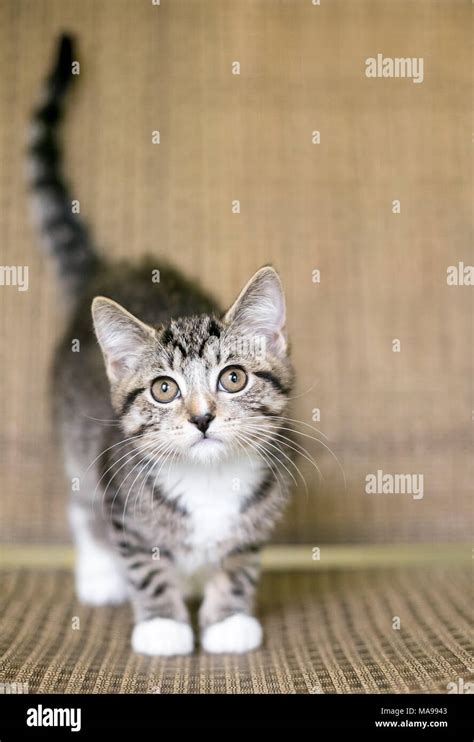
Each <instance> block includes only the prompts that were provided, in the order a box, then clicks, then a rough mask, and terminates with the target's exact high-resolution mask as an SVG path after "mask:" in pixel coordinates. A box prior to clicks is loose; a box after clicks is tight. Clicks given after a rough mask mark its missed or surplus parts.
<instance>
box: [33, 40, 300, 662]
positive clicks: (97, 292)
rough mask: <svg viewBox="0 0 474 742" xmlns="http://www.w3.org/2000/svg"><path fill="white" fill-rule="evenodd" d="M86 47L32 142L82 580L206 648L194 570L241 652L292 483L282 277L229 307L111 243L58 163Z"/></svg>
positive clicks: (66, 44) (209, 632)
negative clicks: (97, 242)
mask: <svg viewBox="0 0 474 742" xmlns="http://www.w3.org/2000/svg"><path fill="white" fill-rule="evenodd" d="M72 61H73V48H72V40H71V39H70V38H69V37H63V38H62V39H61V44H60V51H59V56H58V60H57V62H56V64H55V67H54V69H53V71H52V73H51V74H50V76H49V78H48V81H47V86H46V93H45V95H44V96H43V98H42V101H41V104H40V105H39V107H38V109H37V110H36V111H35V113H34V120H33V127H32V135H31V141H30V146H29V150H28V152H29V164H30V166H31V173H30V177H31V190H32V195H33V197H34V200H35V204H36V213H37V216H38V219H39V226H40V229H41V233H42V235H43V237H44V240H45V244H46V245H47V248H48V251H49V253H50V254H51V255H52V256H53V258H54V259H55V262H56V265H57V268H58V272H59V275H60V278H61V282H62V283H63V285H64V286H65V287H66V293H67V295H68V296H69V298H70V299H71V303H72V310H71V319H70V323H69V326H68V329H67V332H66V335H65V338H64V340H63V342H62V344H61V345H60V347H59V348H58V351H57V354H56V359H55V364H54V397H55V400H56V417H57V421H58V424H59V428H60V431H61V435H62V440H63V443H64V451H65V460H66V468H67V472H68V475H69V476H70V477H71V478H74V481H75V482H76V483H77V482H78V483H79V486H75V487H73V490H74V491H73V492H72V501H71V506H70V521H71V526H72V530H73V533H74V539H75V544H76V555H77V558H76V589H77V594H78V597H79V599H80V600H81V601H83V602H84V603H89V604H93V605H104V604H107V603H120V602H122V601H125V600H130V601H131V604H132V606H133V611H134V617H135V626H134V629H133V633H132V646H133V649H134V650H135V651H136V652H140V653H144V654H150V655H178V654H187V653H189V652H191V651H192V650H193V645H194V639H193V632H192V630H191V626H190V622H189V615H188V610H187V607H186V603H185V597H186V596H187V595H188V594H189V591H190V590H191V589H195V588H196V586H197V587H198V588H199V589H201V590H202V594H203V600H202V603H201V607H200V610H199V626H200V634H201V643H202V646H203V648H204V649H205V650H207V651H208V652H245V651H248V650H251V649H254V648H256V647H258V646H259V645H260V643H261V641H262V629H261V626H260V624H259V622H258V620H257V619H256V618H255V617H254V616H253V615H252V609H253V600H254V593H255V589H256V585H257V579H258V572H259V551H260V547H261V546H262V544H263V543H264V542H265V540H266V539H267V537H268V536H269V534H270V532H271V530H272V528H273V525H274V523H275V521H276V519H277V517H278V516H279V514H280V513H281V511H282V508H283V505H284V504H285V501H286V499H287V494H288V479H287V476H288V475H287V474H286V472H287V471H288V467H287V466H285V465H284V462H285V457H286V459H288V458H289V457H288V453H284V452H283V448H282V446H281V445H280V439H282V434H281V433H280V432H279V427H280V424H281V419H280V417H279V416H282V415H284V414H285V409H286V406H287V402H288V394H289V391H290V388H291V385H292V376H293V374H292V369H291V365H290V361H289V359H288V355H287V341H286V335H285V305H284V297H283V291H282V287H281V283H280V280H279V278H278V276H277V274H276V272H275V271H274V270H273V269H272V268H270V267H265V268H262V269H261V270H259V271H257V273H256V274H255V275H254V276H253V277H252V278H251V279H250V281H249V282H248V283H247V285H246V286H245V287H244V289H243V290H242V291H241V293H240V295H239V296H238V298H237V299H236V301H235V302H234V304H233V305H232V306H231V307H230V309H229V310H228V311H227V312H226V313H224V314H222V313H221V312H220V311H219V309H218V307H217V306H216V304H215V303H214V302H213V300H212V299H211V298H210V297H209V296H208V295H207V294H205V293H203V292H202V291H201V290H200V289H198V288H197V287H196V286H194V285H193V284H191V283H189V282H188V281H187V280H186V279H185V278H184V277H182V276H181V275H180V274H179V273H178V272H177V271H175V270H173V269H172V268H171V267H167V266H160V282H159V283H154V282H153V281H152V270H153V268H155V264H154V263H153V264H152V263H147V262H144V263H143V264H142V265H140V266H135V267H133V266H129V265H127V264H112V265H110V264H108V263H106V261H105V260H103V259H102V258H99V256H98V255H97V253H96V252H95V250H94V248H93V246H92V243H91V239H90V237H89V234H88V232H87V230H86V227H85V226H84V225H83V224H82V223H81V222H80V221H79V219H78V217H77V216H76V215H73V214H72V213H71V195H70V193H69V192H68V190H67V188H66V186H65V185H64V183H63V181H62V178H61V173H60V157H59V149H58V146H57V143H56V126H57V124H58V122H59V119H60V114H61V109H62V102H63V96H64V94H65V92H66V89H67V87H68V84H69V82H70V81H71V79H72V76H71V65H72ZM91 304H92V315H93V323H92V322H91V320H90V307H91ZM125 307H126V308H125ZM92 325H93V326H92ZM94 330H95V334H94ZM97 340H98V343H97ZM73 341H74V342H75V349H79V350H80V352H72V349H71V348H72V346H71V344H72V343H73ZM99 346H100V347H99ZM101 350H102V353H101ZM104 363H105V373H104ZM279 436H280V437H279ZM287 463H288V462H287ZM76 478H77V480H76Z"/></svg>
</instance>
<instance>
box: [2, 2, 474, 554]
mask: <svg viewBox="0 0 474 742" xmlns="http://www.w3.org/2000/svg"><path fill="white" fill-rule="evenodd" d="M470 6H471V3H470V2H469V0H444V1H439V0H436V1H435V0H416V2H413V1H412V0H410V1H409V2H408V1H407V2H405V1H404V0H397V2H393V0H358V1H357V2H354V0H331V2H325V0H321V6H319V7H318V6H313V5H312V3H311V0H285V1H279V0H235V2H224V1H223V0H173V2H169V0H162V3H161V5H160V6H154V5H153V4H152V2H151V0H143V1H142V2H129V1H125V0H102V1H101V2H98V0H96V1H93V0H67V2H65V1H64V0H16V1H15V2H13V1H8V0H0V70H1V78H2V84H1V86H0V173H1V180H0V200H1V210H0V220H1V221H0V255H1V258H0V263H1V264H2V265H28V266H29V276H30V287H29V290H28V291H26V292H19V291H17V290H16V289H15V288H14V287H6V286H4V287H0V353H1V357H0V360H1V368H2V374H1V376H2V382H1V383H2V393H1V396H0V420H1V433H0V436H1V437H0V447H1V461H0V463H1V499H0V503H1V504H0V508H1V513H0V515H1V532H0V540H10V541H11V540H13V541H14V540H18V541H41V540H47V541H62V540H65V539H66V538H67V528H66V525H65V523H66V520H65V514H64V512H65V503H66V495H67V483H66V482H65V480H64V477H63V475H62V473H61V465H60V455H59V449H58V447H57V445H56V444H55V443H54V441H53V437H52V430H51V425H50V422H49V413H48V365H49V363H50V358H51V352H52V348H53V346H54V343H55V341H56V339H57V338H58V337H59V334H60V331H61V326H62V324H63V322H64V311H63V310H62V309H61V306H62V305H61V303H60V301H59V293H58V289H57V286H56V285H55V281H54V279H53V275H52V271H51V267H50V266H49V265H48V264H47V262H46V261H45V260H44V258H43V256H42V255H41V254H40V252H39V250H38V249H37V244H36V239H35V234H34V231H33V229H32V228H31V226H30V223H29V219H28V211H27V198H26V192H25V187H24V180H23V160H22V157H23V150H24V143H25V135H26V127H27V120H28V114H29V111H30V109H31V106H32V104H33V101H34V99H35V96H36V94H37V90H38V85H39V82H40V80H41V78H42V76H43V74H44V71H45V69H46V68H47V65H48V63H49V60H50V57H51V53H52V48H53V44H54V40H55V38H56V35H57V34H58V33H59V32H60V31H61V30H64V29H66V30H70V31H72V32H73V33H75V34H77V36H78V38H79V45H80V46H79V51H80V54H79V59H80V61H81V75H80V78H79V80H78V84H77V86H76V88H75V90H74V93H73V95H72V96H71V99H70V101H69V108H68V113H67V119H66V122H65V127H64V142H65V147H66V164H67V172H68V174H69V175H70V177H71V181H72V183H73V184H74V189H75V191H74V192H75V195H76V196H77V198H79V199H80V202H81V209H82V213H83V214H84V215H85V216H86V217H87V219H88V221H89V223H90V224H91V225H92V226H93V229H94V233H95V235H96V237H97V241H98V243H99V244H100V246H101V248H102V250H103V251H104V252H105V253H107V254H108V255H116V256H117V257H121V258H122V257H125V256H126V257H130V258H135V257H139V256H140V255H142V254H144V253H146V252H148V253H152V254H153V255H156V256H157V260H159V256H161V255H162V256H165V257H166V258H172V259H173V260H174V261H175V262H176V263H177V265H178V266H179V267H180V268H182V269H183V270H185V271H186V272H187V273H189V274H190V275H192V276H194V277H198V278H199V279H200V280H201V282H202V284H203V285H204V286H206V287H208V288H209V289H212V290H213V291H214V293H215V294H216V295H217V296H218V298H219V299H220V300H221V301H222V303H223V304H228V303H230V301H231V300H232V299H233V298H234V296H235V294H236V293H237V292H238V290H239V289H240V287H241V285H242V284H243V283H244V282H245V281H246V280H247V278H248V277H249V275H250V274H251V273H252V272H253V271H254V270H255V269H256V268H258V267H259V266H260V265H262V264H264V263H267V262H271V263H273V264H274V265H275V266H276V267H277V268H278V269H279V271H280V272H281V275H282V278H283V280H284V284H285V286H286V290H287V295H288V310H289V328H290V333H291V337H292V344H293V353H294V359H295V363H296V367H297V371H298V387H297V391H296V399H295V400H294V408H293V416H294V417H295V418H298V419H300V420H302V421H304V422H306V423H309V424H312V414H313V412H312V411H313V409H314V408H320V410H321V421H320V422H319V423H314V424H315V425H316V427H318V428H319V429H320V430H322V431H323V432H324V433H325V435H327V436H328V440H327V441H326V439H324V438H323V440H324V441H325V443H326V444H327V445H329V446H330V447H331V449H332V451H333V452H334V454H335V455H336V456H337V458H338V460H339V461H340V462H341V466H342V467H343V470H344V472H345V477H346V480H347V489H345V488H344V486H343V479H342V473H341V470H340V469H339V466H338V464H337V463H336V459H335V458H333V456H332V455H330V454H329V453H328V452H327V451H326V449H325V448H324V447H323V446H322V445H321V444H318V443H316V442H314V441H311V440H310V439H309V438H307V439H304V440H305V441H306V444H305V445H307V447H308V449H309V450H310V452H311V454H312V455H313V456H314V457H315V458H316V460H317V461H318V464H319V466H320V468H321V471H322V474H323V480H322V482H321V483H318V478H317V476H315V472H314V469H312V467H311V466H310V465H309V464H308V465H307V466H303V465H301V470H302V473H303V475H304V477H305V479H306V481H307V484H308V491H309V492H308V494H307V493H306V491H305V488H304V486H303V485H300V486H299V487H298V488H297V490H296V491H295V497H294V502H293V505H292V507H291V508H290V510H289V512H288V516H287V518H286V520H285V522H284V524H283V525H282V527H281V528H280V530H279V532H278V535H277V538H278V539H279V540H288V541H303V540H305V541H310V542H311V543H315V544H318V543H321V542H323V541H328V540H330V541H342V542H347V541H399V540H404V541H409V540H421V541H430V540H433V541H437V540H451V539H462V538H466V539H467V538H468V537H469V536H468V530H469V522H468V518H467V517H466V515H467V512H468V506H469V501H470V487H471V482H472V474H473V471H472V464H471V463H470V462H471V458H470V456H469V446H470V442H471V435H472V433H471V426H472V423H471V410H472V376H473V357H472V308H473V307H472V288H469V287H461V286H459V287H450V286H447V283H446V269H447V267H448V266H449V265H453V264H457V263H458V262H459V261H464V262H465V263H466V264H467V263H469V262H471V263H472V253H471V247H470V242H471V211H470V210H471V203H472V192H471V189H470V148H471V124H470V49H471V40H470V25H469V11H470ZM378 52H381V53H383V54H384V55H385V56H391V57H407V56H409V57H413V56H416V57H423V58H424V81H423V83H422V84H414V83H413V82H412V81H411V80H409V79H368V78H367V77H366V76H365V59H366V58H367V57H372V56H375V55H376V54H377V53H378ZM233 61H239V62H240V64H241V74H240V76H236V75H232V74H231V65H232V62H233ZM156 129H158V130H159V131H160V133H161V144H160V145H153V144H152V141H151V136H152V131H154V130H156ZM314 130H319V131H320V132H321V143H320V144H313V143H312V132H313V131H314ZM234 199H239V200H240V202H241V213H240V215H235V214H233V213H232V211H231V202H232V200H234ZM394 199H399V200H400V202H401V213H400V214H393V213H392V201H393V200H394ZM314 269H318V270H320V271H321V282H320V283H319V284H317V283H313V281H312V275H313V273H312V272H313V270H314ZM394 338H398V339H399V340H400V342H401V352H400V353H394V352H393V350H392V341H393V339H394ZM302 430H305V428H304V427H303V428H302ZM306 430H308V431H309V429H306ZM309 432H311V431H309ZM304 440H303V439H302V442H304ZM304 463H307V462H304ZM378 469H381V470H383V471H384V472H386V473H415V474H423V475H424V497H423V498H422V499H419V500H414V499H413V498H412V497H411V496H410V495H407V494H399V495H396V494H392V495H382V494H374V495H369V494H366V493H365V476H366V475H367V474H368V473H371V472H376V471H377V470H378Z"/></svg>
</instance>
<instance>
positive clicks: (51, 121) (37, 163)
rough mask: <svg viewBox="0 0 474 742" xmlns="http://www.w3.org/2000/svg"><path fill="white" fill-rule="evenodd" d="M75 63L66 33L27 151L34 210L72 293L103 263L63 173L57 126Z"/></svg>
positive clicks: (33, 118) (42, 97) (39, 107)
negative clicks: (75, 210) (76, 207)
mask: <svg viewBox="0 0 474 742" xmlns="http://www.w3.org/2000/svg"><path fill="white" fill-rule="evenodd" d="M72 64H73V40H72V38H71V37H69V36H63V37H62V38H61V40H60V44H59V50H58V55H57V60H56V63H55V65H54V67H53V69H52V71H51V73H50V75H49V77H48V79H47V80H46V82H45V85H44V89H43V92H42V95H41V100H40V102H39V104H38V106H37V107H36V108H35V110H34V112H33V117H32V121H31V127H30V136H29V143H28V151H27V175H28V185H29V187H30V191H31V203H32V207H33V215H34V217H35V219H36V222H37V224H38V228H39V231H40V234H41V237H42V239H43V242H44V245H45V247H46V249H47V251H48V253H49V254H50V255H51V256H52V257H53V259H54V262H55V264H56V268H57V271H58V275H59V278H60V281H61V283H62V284H64V287H65V290H66V294H67V296H68V297H74V296H76V295H77V294H78V292H80V291H81V289H82V288H83V287H84V285H85V284H86V283H87V281H88V280H89V279H90V277H91V276H92V275H93V274H94V272H95V271H96V270H97V266H98V262H99V261H98V257H97V255H96V253H95V250H94V249H93V246H92V243H91V239H90V236H89V232H88V230H87V228H86V226H85V224H84V223H83V222H82V221H81V219H80V218H79V216H78V215H77V214H75V213H74V212H73V204H72V201H73V196H72V194H71V193H70V191H69V189H68V187H67V186H66V184H65V182H64V180H63V176H62V172H61V152H60V148H59V144H58V141H57V128H58V125H59V123H60V121H61V117H62V113H63V103H64V98H65V95H66V93H67V90H68V88H69V86H70V84H71V82H72V80H73V77H74V75H73V74H72Z"/></svg>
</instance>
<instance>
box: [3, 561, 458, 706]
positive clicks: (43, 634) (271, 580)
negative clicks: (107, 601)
mask: <svg viewBox="0 0 474 742" xmlns="http://www.w3.org/2000/svg"><path fill="white" fill-rule="evenodd" d="M0 580H1V587H0V592H1V594H2V595H3V600H2V608H1V619H0V636H1V644H2V647H1V649H2V660H1V663H0V682H17V683H21V682H23V683H28V689H29V692H40V693H46V692H50V693H51V692H52V693H59V692H66V693H76V692H86V693H386V692H396V693H409V692H416V691H418V692H427V693H431V692H445V691H447V688H446V686H447V683H449V682H453V681H454V682H458V678H460V677H462V678H464V679H467V678H468V676H469V669H468V668H471V667H472V662H471V661H470V659H469V653H468V652H469V648H470V647H471V646H472V645H471V643H470V638H469V628H470V627H469V617H470V599H469V595H470V571H469V569H468V568H463V567H456V568H444V567H442V568H439V567H436V568H432V567H429V568H416V569H410V570H407V569H394V570H365V571H363V570H347V571H340V572H319V573H318V574H308V573H306V574H302V573H291V572H288V573H283V574H266V575H265V576H264V578H263V581H262V586H261V590H260V599H259V615H260V617H261V619H262V621H263V625H264V629H265V645H264V647H263V649H261V650H259V651H257V652H253V653H250V654H247V655H244V656H240V657H237V656H209V655H206V654H204V653H201V652H197V653H196V654H195V655H193V656H191V657H181V658H172V659H160V658H146V657H141V656H137V655H134V654H132V652H131V651H130V643H129V642H130V639H129V634H130V627H131V614H130V610H129V608H128V607H121V608H99V609H90V608H86V607H83V606H81V605H79V604H78V602H77V600H76V598H75V596H74V590H73V579H72V575H71V573H70V572H69V571H66V570H57V571H48V572H44V571H36V570H11V571H10V570H8V571H5V572H3V573H1V575H0ZM397 617H398V619H399V625H400V628H399V629H396V628H394V626H396V625H397V624H398V621H397ZM78 619H79V620H78ZM78 626H79V627H78Z"/></svg>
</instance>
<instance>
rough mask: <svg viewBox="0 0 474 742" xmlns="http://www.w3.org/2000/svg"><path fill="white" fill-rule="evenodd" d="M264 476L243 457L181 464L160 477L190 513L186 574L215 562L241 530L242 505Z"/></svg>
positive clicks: (170, 494) (183, 566) (254, 463)
mask: <svg viewBox="0 0 474 742" xmlns="http://www.w3.org/2000/svg"><path fill="white" fill-rule="evenodd" d="M263 474H264V472H263V470H262V466H261V464H260V463H259V462H258V461H255V460H253V459H250V460H249V458H247V457H244V458H236V459H232V460H230V459H229V460H227V461H225V462H220V463H210V464H207V465H206V464H201V463H187V462H180V463H178V464H175V465H174V466H173V467H172V468H170V469H169V471H166V473H165V474H164V475H163V476H162V477H161V482H160V484H161V485H162V487H163V489H164V490H165V491H166V493H167V497H168V498H173V499H176V500H177V502H179V504H180V505H182V506H183V507H184V508H185V509H186V510H187V512H188V513H189V536H188V541H187V544H186V545H187V546H188V547H190V548H191V552H190V554H189V556H188V557H186V560H181V563H180V567H181V569H182V570H183V571H184V572H186V573H187V574H190V573H192V572H195V571H197V570H199V569H201V568H202V567H203V566H205V565H207V564H212V563H213V562H214V561H215V551H216V546H217V545H218V544H221V543H222V542H225V541H226V540H227V539H228V538H229V537H230V536H231V535H232V534H235V532H236V530H237V529H238V528H239V513H240V509H241V505H242V503H243V502H244V501H245V500H246V499H247V498H248V497H249V496H250V495H251V494H252V492H254V491H255V489H256V488H257V487H258V485H259V483H260V482H261V480H262V477H263Z"/></svg>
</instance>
